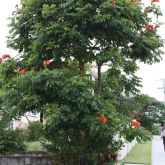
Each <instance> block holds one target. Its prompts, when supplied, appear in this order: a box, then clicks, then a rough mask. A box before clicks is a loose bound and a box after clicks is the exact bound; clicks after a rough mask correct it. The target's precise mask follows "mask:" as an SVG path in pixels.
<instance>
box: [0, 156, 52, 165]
mask: <svg viewBox="0 0 165 165" xmlns="http://www.w3.org/2000/svg"><path fill="white" fill-rule="evenodd" d="M0 165H55V164H54V162H53V161H52V160H51V159H50V157H49V156H4V155H3V156H2V155H1V156H0Z"/></svg>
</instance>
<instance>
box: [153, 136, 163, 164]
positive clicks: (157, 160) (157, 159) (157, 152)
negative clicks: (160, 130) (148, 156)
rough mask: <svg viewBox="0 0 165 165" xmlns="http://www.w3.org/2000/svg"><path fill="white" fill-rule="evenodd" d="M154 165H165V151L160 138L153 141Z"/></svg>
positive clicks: (157, 137)
mask: <svg viewBox="0 0 165 165" xmlns="http://www.w3.org/2000/svg"><path fill="white" fill-rule="evenodd" d="M152 165H165V151H164V148H163V142H162V140H161V138H160V136H154V138H153V140H152Z"/></svg>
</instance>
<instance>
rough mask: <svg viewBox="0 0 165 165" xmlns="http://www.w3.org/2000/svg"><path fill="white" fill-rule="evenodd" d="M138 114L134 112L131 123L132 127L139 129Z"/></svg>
mask: <svg viewBox="0 0 165 165" xmlns="http://www.w3.org/2000/svg"><path fill="white" fill-rule="evenodd" d="M139 114H140V113H139V112H134V114H133V116H132V122H131V125H132V127H140V118H139Z"/></svg>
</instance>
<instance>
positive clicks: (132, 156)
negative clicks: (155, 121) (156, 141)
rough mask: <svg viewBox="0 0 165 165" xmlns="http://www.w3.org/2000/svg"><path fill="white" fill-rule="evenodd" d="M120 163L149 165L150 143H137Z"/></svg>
mask: <svg viewBox="0 0 165 165" xmlns="http://www.w3.org/2000/svg"><path fill="white" fill-rule="evenodd" d="M121 162H122V163H138V164H145V165H151V141H148V142H144V143H137V144H136V145H135V147H134V148H133V149H132V151H131V152H130V153H129V154H128V155H127V156H126V158H125V159H124V160H122V161H121Z"/></svg>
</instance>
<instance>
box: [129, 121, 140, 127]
mask: <svg viewBox="0 0 165 165" xmlns="http://www.w3.org/2000/svg"><path fill="white" fill-rule="evenodd" d="M131 125H132V127H140V122H139V121H136V120H133V121H132V122H131Z"/></svg>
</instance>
